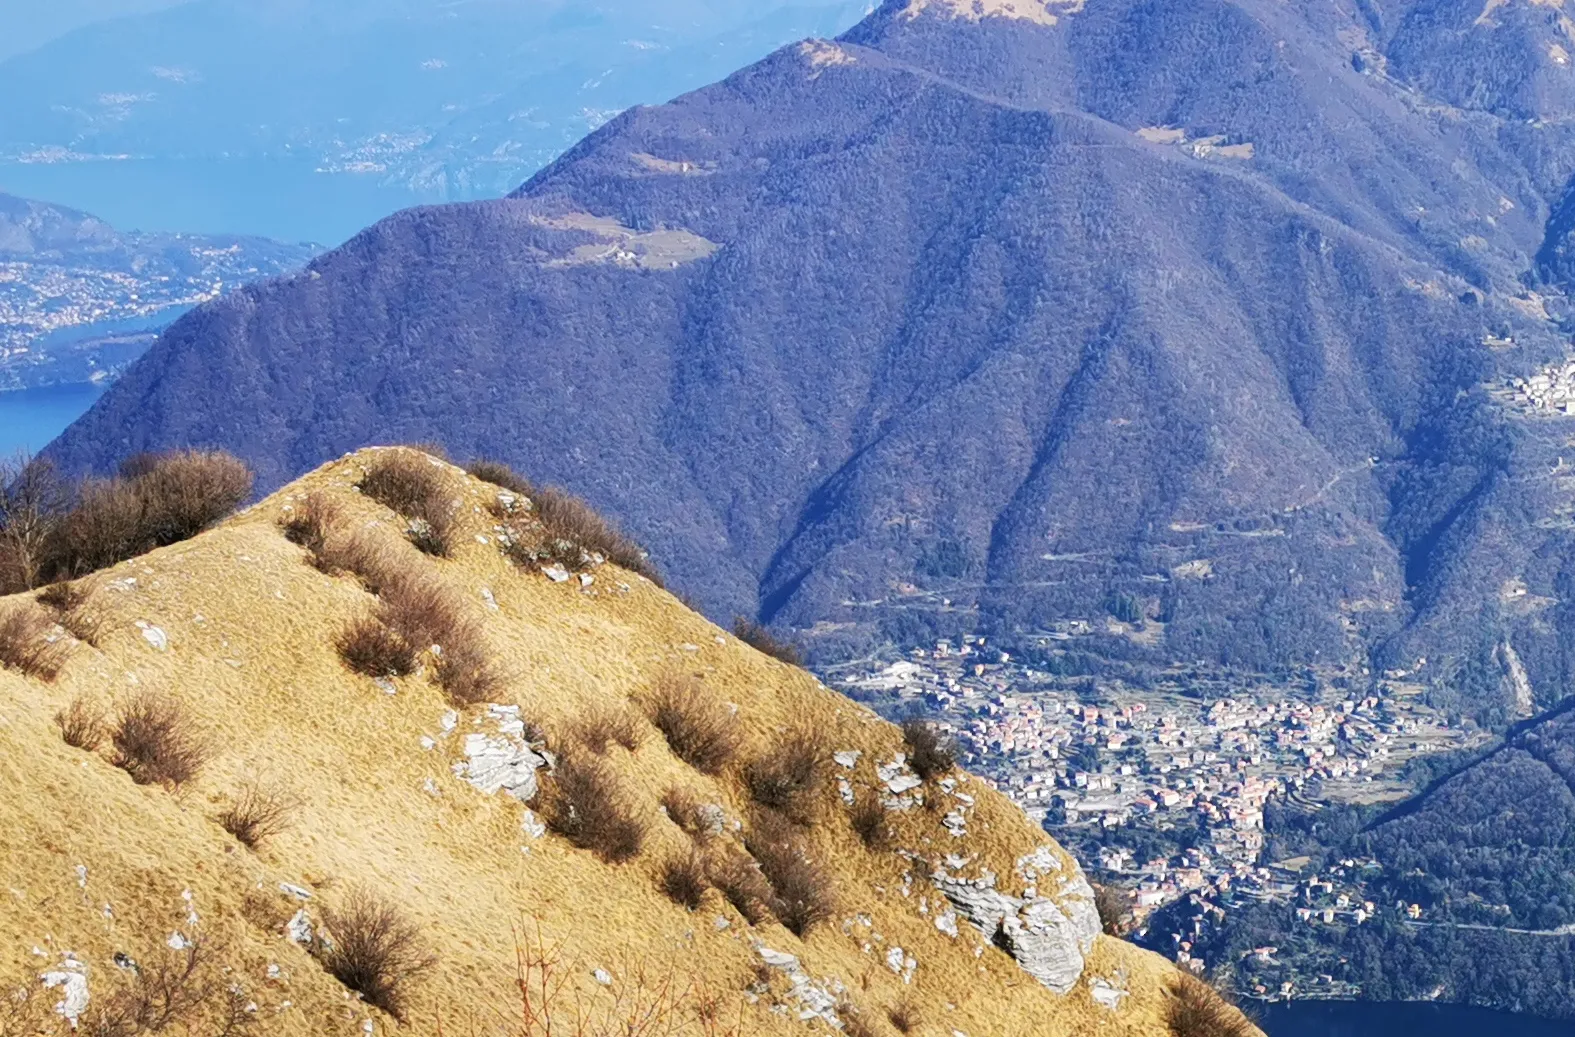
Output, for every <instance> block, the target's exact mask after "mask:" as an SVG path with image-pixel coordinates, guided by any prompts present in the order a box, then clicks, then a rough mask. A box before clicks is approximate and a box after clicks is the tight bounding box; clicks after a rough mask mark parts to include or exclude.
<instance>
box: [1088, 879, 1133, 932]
mask: <svg viewBox="0 0 1575 1037" xmlns="http://www.w3.org/2000/svg"><path fill="white" fill-rule="evenodd" d="M1094 908H1095V909H1096V910H1097V911H1098V912H1099V927H1100V928H1101V929H1103V930H1104V933H1105V935H1106V936H1125V935H1126V925H1127V915H1128V913H1129V912H1130V911H1131V909H1132V897H1131V895H1130V894H1128V893H1127V891H1126V890H1125V889H1123V888H1121V887H1120V886H1117V885H1113V884H1105V883H1100V884H1096V885H1095V886H1094Z"/></svg>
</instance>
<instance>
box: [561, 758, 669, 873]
mask: <svg viewBox="0 0 1575 1037" xmlns="http://www.w3.org/2000/svg"><path fill="white" fill-rule="evenodd" d="M544 793H545V810H546V816H547V823H548V824H549V825H550V826H551V827H552V829H553V831H555V832H557V833H558V834H559V835H561V836H563V837H564V838H566V839H568V840H569V841H570V842H571V843H573V844H574V845H575V846H578V847H580V848H581V849H582V850H592V851H594V852H595V853H596V854H597V855H598V856H600V857H601V858H602V859H603V860H605V861H608V862H609V863H619V862H622V861H627V860H630V859H632V858H633V857H635V856H637V855H638V854H639V853H640V849H641V847H642V846H644V845H645V836H646V828H647V822H646V820H645V818H643V817H641V816H640V814H639V811H638V807H637V806H636V805H635V803H634V802H633V800H632V798H631V797H630V796H629V794H628V791H627V790H626V789H625V788H624V785H623V783H622V782H621V781H620V780H619V778H618V775H617V773H616V772H615V771H614V770H613V769H612V768H611V767H610V766H608V765H607V763H605V762H604V761H603V760H601V759H600V758H598V757H596V756H594V755H590V754H587V753H582V752H569V753H566V754H564V755H563V756H562V757H561V758H560V759H559V761H558V767H557V770H556V772H555V773H554V774H553V776H552V777H551V778H550V779H549V780H548V782H547V783H546V788H545V789H544Z"/></svg>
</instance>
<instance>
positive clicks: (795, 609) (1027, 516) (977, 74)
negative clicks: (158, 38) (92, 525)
mask: <svg viewBox="0 0 1575 1037" xmlns="http://www.w3.org/2000/svg"><path fill="white" fill-rule="evenodd" d="M980 11H982V12H983V14H982V15H981V14H980ZM1547 14H1548V12H1547V11H1546V9H1544V8H1541V7H1538V6H1536V5H1532V4H1529V3H1523V2H1515V3H1510V4H1505V5H1494V4H1490V5H1489V10H1488V11H1486V12H1483V11H1481V9H1480V7H1478V9H1477V11H1476V12H1468V11H1466V9H1465V5H1462V4H1455V3H1450V2H1445V0H1431V2H1418V3H1413V4H1379V3H1375V2H1370V3H1364V4H1361V5H1359V7H1358V8H1357V9H1354V10H1349V9H1343V8H1327V7H1325V6H1324V5H1315V4H1311V3H1295V4H1282V3H1272V2H1269V0H1207V2H1203V3H1198V4H1188V5H1180V6H1178V5H1174V4H1165V3H1158V2H1147V0H1088V2H1087V3H1083V2H1070V0H1063V2H1049V0H1019V2H1017V3H1004V2H1002V3H990V4H985V5H984V6H983V7H982V8H980V9H978V10H975V8H973V7H968V6H965V5H962V4H960V3H955V2H953V0H929V2H921V0H913V2H912V3H902V2H892V3H888V4H886V5H885V6H883V7H882V8H881V9H880V10H878V11H876V12H875V13H873V14H872V15H871V16H870V17H869V18H868V19H867V20H866V21H865V22H864V23H862V24H861V25H860V26H859V27H857V28H856V29H854V30H853V31H852V32H850V33H849V34H847V36H845V37H844V38H843V39H842V40H841V41H836V42H832V41H811V42H807V43H805V44H803V45H799V46H794V47H789V48H787V49H784V50H782V51H780V52H778V53H777V54H775V55H773V56H772V57H771V58H769V59H767V60H765V61H763V62H761V63H760V64H758V65H756V66H753V67H751V68H748V69H745V70H743V71H741V72H739V73H738V74H736V75H734V76H732V77H730V78H729V79H727V80H726V81H724V82H722V83H719V84H717V85H716V86H713V87H709V88H706V89H703V90H700V91H698V92H696V93H693V94H690V95H688V96H686V97H683V98H681V99H679V100H678V101H675V102H674V103H672V104H669V105H664V106H661V107H658V108H641V109H634V110H631V111H629V112H627V113H625V114H624V115H623V116H621V117H620V118H618V119H616V120H614V121H613V122H612V123H611V124H609V125H608V126H606V127H604V128H603V129H602V130H600V131H598V132H597V133H595V134H593V135H592V136H591V137H590V138H588V139H587V140H586V141H584V142H583V143H582V144H581V145H579V146H578V147H577V148H575V149H574V150H573V151H571V152H570V153H569V154H567V155H566V156H564V158H563V159H562V160H560V161H559V162H557V163H555V164H554V165H553V166H551V167H549V168H548V169H547V170H545V171H543V172H542V173H541V174H539V175H538V176H537V177H535V178H534V179H533V180H531V182H530V183H528V184H527V185H525V187H523V188H522V189H521V190H520V191H519V192H518V193H516V194H515V195H514V196H512V197H511V198H509V199H507V200H503V201H497V202H489V203H478V204H472V205H464V206H452V207H443V208H433V209H421V210H413V211H409V212H406V213H402V214H399V215H397V216H395V217H392V218H390V219H389V220H386V221H384V222H383V223H381V224H379V225H377V226H376V227H374V228H372V229H370V230H368V231H366V232H365V233H363V234H362V235H360V236H359V237H357V238H356V239H354V240H352V241H351V242H350V243H348V244H347V245H346V246H345V247H344V248H342V249H340V250H337V251H336V252H333V253H331V254H329V255H327V256H325V257H323V258H321V259H319V260H318V261H316V262H315V263H314V264H313V265H312V267H311V268H310V270H309V272H307V273H305V274H303V275H301V276H299V277H296V278H293V279H289V280H286V281H281V282H277V283H273V284H269V285H264V286H259V287H257V288H255V289H252V290H249V291H247V292H245V293H242V294H241V295H239V296H237V297H235V298H233V299H231V300H226V301H224V302H222V303H219V304H216V305H212V306H208V307H204V308H203V309H201V310H199V311H198V312H196V313H194V314H192V315H191V316H189V317H188V318H186V319H185V320H183V321H182V322H180V323H179V324H178V325H177V326H176V327H175V328H173V329H172V330H171V331H170V332H169V333H168V334H166V335H165V336H164V338H163V339H162V340H161V341H160V342H159V344H158V345H157V346H156V347H155V348H154V349H153V351H152V352H151V353H150V355H149V356H148V357H147V358H146V359H145V360H144V361H143V362H142V363H141V364H139V365H138V366H137V367H136V368H135V369H134V370H133V371H131V372H130V373H129V374H128V375H127V376H126V378H125V379H124V380H123V381H122V382H121V383H120V384H118V385H117V386H116V387H115V388H114V389H113V390H112V391H111V392H110V393H109V394H108V395H107V396H106V397H105V398H104V400H102V401H101V402H100V403H99V404H98V405H97V406H96V407H95V409H94V410H93V411H92V412H91V413H90V414H89V415H88V416H87V417H86V418H84V419H83V420H82V421H81V422H79V423H78V424H77V425H76V426H74V427H73V428H72V429H71V430H69V431H68V432H67V433H66V434H65V436H63V437H62V439H61V440H59V441H58V442H57V443H56V444H55V446H54V447H53V448H52V453H53V456H54V457H55V458H56V459H57V460H58V461H60V462H61V463H62V464H63V465H64V466H65V467H66V468H68V469H70V470H72V471H88V470H94V469H103V468H104V467H105V466H106V465H107V464H108V463H109V462H110V460H111V459H112V458H114V457H117V456H120V455H121V454H123V453H125V452H127V451H130V450H140V449H148V448H154V447H161V446H168V445H176V444H187V443H190V444H203V445H208V444H212V445H221V446H224V447H226V448H228V449H231V450H234V451H236V452H237V453H239V454H240V455H241V456H243V457H245V458H247V459H248V460H249V461H251V462H252V463H254V464H255V466H256V467H257V470H258V472H259V476H260V478H261V480H262V481H263V482H264V483H265V484H267V485H270V486H272V485H278V484H280V483H281V482H283V481H284V480H286V479H288V478H290V477H291V476H293V475H294V474H296V473H298V472H300V471H302V470H305V469H307V468H309V467H311V466H312V465H314V464H316V463H318V462H320V461H321V460H323V459H324V458H327V457H331V456H336V455H337V454H339V453H342V452H343V451H345V450H348V449H351V448H353V447H354V446H356V445H358V444H359V443H362V442H365V441H367V440H368V439H372V440H379V439H381V440H385V441H386V440H406V441H411V440H414V441H422V440H439V441H442V442H443V443H445V444H446V445H447V446H448V448H449V449H450V450H451V451H453V452H454V453H455V454H456V455H458V456H464V455H467V454H470V453H480V452H483V451H486V450H488V449H493V450H494V452H500V453H501V454H502V455H503V458H504V459H505V460H508V461H510V462H512V463H514V464H515V465H516V467H519V468H520V469H521V470H523V471H526V472H528V473H529V474H530V475H531V476H532V477H535V478H540V479H544V480H549V481H560V482H564V483H567V484H569V485H572V486H573V487H575V488H576V489H577V490H578V491H580V492H583V493H585V494H586V495H587V496H589V497H590V498H592V499H593V500H594V501H596V502H597V503H598V504H600V505H603V506H605V507H607V508H608V509H609V510H610V511H611V512H612V513H613V514H615V515H616V516H617V517H618V518H619V519H620V520H621V521H622V522H623V524H624V525H625V526H626V527H628V528H629V529H630V531H631V532H633V533H635V534H636V535H637V536H638V537H640V538H641V539H642V540H643V541H644V542H646V543H647V544H648V545H649V546H650V547H651V548H652V550H653V553H654V555H655V557H657V558H658V559H659V560H660V561H661V562H662V563H663V565H664V567H665V568H666V570H667V571H668V572H669V573H670V575H671V576H672V578H673V582H674V583H675V585H676V586H677V587H679V588H681V589H682V590H683V591H684V592H685V593H686V594H688V595H689V596H691V597H692V598H693V599H694V600H696V601H697V602H698V603H700V604H701V605H703V606H704V607H706V608H707V609H708V610H709V611H710V612H712V614H714V615H720V616H725V615H730V614H732V613H743V614H747V615H758V616H760V617H761V618H762V619H764V620H766V621H768V622H771V623H772V624H774V625H775V626H777V627H778V628H781V629H789V628H791V629H794V630H796V631H798V632H799V633H800V634H802V635H804V636H805V637H806V638H807V639H808V640H809V641H810V643H811V644H812V645H813V646H815V647H816V648H818V649H820V650H822V651H825V652H852V651H859V650H862V649H864V648H865V647H867V646H868V645H870V644H871V643H874V642H877V641H880V640H882V639H886V638H895V639H898V640H901V641H915V640H920V639H923V638H926V637H928V636H931V635H932V634H934V633H948V632H955V631H956V630H958V629H959V628H962V629H978V630H981V631H987V632H991V633H994V634H1000V635H1007V636H1011V637H1016V638H1018V639H1019V640H1025V641H1028V642H1030V643H1033V642H1034V641H1035V640H1036V638H1041V637H1048V638H1049V640H1045V641H1043V642H1042V643H1041V645H1040V647H1039V649H1038V650H1040V651H1043V652H1045V653H1046V655H1047V659H1048V660H1050V661H1051V662H1052V663H1055V662H1056V661H1059V662H1061V663H1065V662H1067V661H1068V660H1069V659H1072V658H1074V657H1079V656H1081V655H1084V654H1088V653H1092V654H1098V655H1103V656H1107V657H1108V656H1132V657H1139V658H1151V659H1165V658H1183V659H1185V658H1213V659H1222V660H1225V661H1227V662H1232V663H1237V664H1242V665H1248V666H1255V667H1272V666H1279V665H1287V664H1300V663H1345V664H1349V665H1352V666H1360V665H1365V664H1366V662H1367V659H1368V657H1369V653H1373V652H1376V653H1377V658H1378V660H1379V661H1380V662H1381V663H1382V664H1383V665H1404V666H1406V667H1408V668H1421V669H1424V670H1427V667H1429V666H1430V667H1431V669H1430V670H1427V672H1428V673H1429V674H1430V675H1432V676H1438V675H1439V674H1444V675H1446V676H1447V675H1448V674H1449V673H1451V672H1452V670H1453V669H1454V668H1455V667H1457V666H1459V665H1461V664H1462V663H1463V662H1465V661H1477V662H1480V661H1482V660H1490V659H1509V658H1511V657H1512V658H1513V659H1514V660H1515V665H1514V666H1508V665H1507V664H1506V665H1504V666H1503V667H1501V670H1502V672H1503V674H1504V681H1503V683H1504V688H1505V689H1506V695H1505V697H1504V698H1503V699H1502V701H1503V702H1505V703H1507V705H1506V706H1505V707H1504V708H1506V709H1515V708H1520V709H1526V708H1530V705H1531V703H1530V702H1525V701H1517V699H1516V696H1519V697H1520V698H1521V699H1524V698H1526V697H1527V696H1528V695H1529V697H1530V698H1531V699H1533V700H1538V699H1540V700H1543V701H1552V700H1554V699H1556V698H1557V697H1559V696H1561V695H1562V694H1563V692H1562V688H1563V686H1564V682H1565V680H1566V677H1567V676H1568V673H1567V671H1568V669H1569V666H1570V664H1569V662H1568V661H1567V660H1568V659H1569V658H1572V656H1570V654H1569V652H1568V651H1567V646H1568V645H1569V639H1570V636H1571V634H1572V633H1575V624H1572V623H1570V622H1569V621H1567V620H1566V618H1565V611H1564V608H1565V607H1564V606H1563V605H1561V604H1560V601H1561V600H1562V599H1563V597H1564V596H1563V595H1562V594H1561V592H1560V589H1559V588H1560V587H1561V586H1562V582H1563V581H1564V580H1565V579H1566V577H1565V575H1564V573H1565V571H1566V569H1567V568H1568V566H1569V561H1568V559H1570V557H1571V555H1570V546H1571V545H1570V541H1569V534H1568V530H1569V528H1570V523H1569V520H1568V518H1567V515H1568V512H1569V506H1568V503H1567V496H1568V491H1567V490H1566V488H1565V485H1564V482H1563V481H1561V480H1562V479H1563V476H1562V475H1561V474H1560V473H1561V472H1562V468H1560V467H1559V464H1558V462H1557V458H1558V456H1559V454H1558V451H1559V449H1560V447H1561V446H1562V445H1563V438H1564V437H1563V433H1562V431H1561V429H1562V424H1561V420H1562V419H1560V418H1557V417H1554V418H1549V417H1547V416H1546V414H1545V413H1543V412H1538V413H1535V414H1531V413H1528V412H1527V408H1526V407H1523V406H1521V405H1520V404H1519V403H1516V402H1515V398H1514V397H1513V394H1512V393H1508V392H1506V391H1505V390H1504V385H1505V384H1506V380H1507V379H1509V378H1510V377H1512V376H1521V375H1530V374H1532V373H1534V372H1536V371H1537V370H1539V369H1540V368H1541V367H1542V366H1543V365H1545V364H1548V363H1550V362H1553V361H1555V360H1558V359H1560V358H1562V356H1563V354H1564V350H1565V345H1564V336H1563V335H1562V333H1561V331H1560V328H1559V324H1558V317H1559V315H1560V313H1561V312H1562V307H1563V296H1562V289H1561V287H1560V283H1559V282H1558V280H1557V278H1558V276H1559V274H1558V264H1557V263H1556V262H1554V261H1552V260H1549V261H1547V262H1544V263H1542V264H1541V266H1540V267H1538V266H1537V263H1536V261H1535V260H1534V258H1533V257H1535V256H1537V255H1539V254H1541V255H1544V256H1556V255H1557V254H1559V253H1558V250H1559V247H1560V246H1559V239H1558V238H1557V236H1556V233H1553V232H1556V231H1557V229H1558V227H1559V226H1562V224H1560V223H1559V221H1558V220H1557V219H1556V218H1554V217H1555V216H1556V213H1557V211H1558V205H1559V201H1560V199H1561V198H1562V196H1563V192H1564V187H1565V184H1566V182H1567V181H1568V180H1569V178H1570V176H1571V173H1572V171H1575V146H1572V145H1571V139H1570V132H1569V128H1568V127H1567V126H1566V125H1565V124H1564V123H1563V122H1562V121H1561V120H1560V119H1559V114H1560V113H1561V112H1562V111H1563V110H1564V108H1565V106H1566V104H1567V102H1568V101H1569V99H1570V98H1571V97H1572V96H1575V94H1572V89H1575V87H1572V85H1571V81H1570V80H1569V79H1568V76H1567V74H1566V72H1565V65H1564V64H1563V63H1562V62H1566V61H1567V54H1566V55H1565V57H1563V58H1561V57H1560V54H1564V53H1565V52H1564V50H1563V47H1562V45H1561V44H1558V43H1557V42H1555V41H1556V40H1558V39H1564V35H1563V34H1564V33H1565V31H1566V29H1565V25H1566V23H1564V22H1561V21H1559V20H1558V19H1557V18H1552V19H1551V20H1550V18H1549V17H1547ZM1479 15H1480V18H1479V17H1478V16H1479ZM1528 41H1535V43H1534V45H1532V43H1530V42H1528ZM1571 46H1572V47H1575V44H1572V45H1571ZM1471 62H1476V63H1478V64H1479V65H1481V66H1482V67H1484V68H1486V67H1491V68H1493V69H1495V70H1496V72H1495V74H1494V75H1493V76H1491V77H1486V78H1480V77H1479V78H1475V79H1471V80H1470V83H1471V86H1470V88H1469V89H1467V88H1466V86H1465V85H1463V84H1464V83H1465V82H1466V80H1465V79H1463V78H1462V77H1464V76H1467V73H1466V72H1465V71H1463V70H1464V69H1467V68H1468V67H1469V66H1470V63H1471ZM1527 106H1530V107H1529V108H1528V107H1527ZM1528 110H1530V111H1535V112H1536V113H1538V114H1537V117H1536V118H1534V119H1533V120H1532V121H1530V122H1528V121H1527V117H1526V115H1525V112H1526V111H1528ZM1550 219H1552V223H1551V224H1550V222H1549V221H1550ZM1565 223H1575V220H1569V219H1566V220H1565ZM1550 228H1551V230H1550ZM1550 235H1551V236H1550ZM1534 268H1535V269H1534ZM1536 269H1540V270H1541V271H1542V274H1541V275H1540V276H1541V277H1542V278H1543V280H1540V281H1539V280H1538V277H1539V275H1538V274H1537V273H1536ZM500 432H504V433H506V435H505V436H504V437H503V438H502V439H501V442H502V444H503V445H502V447H501V448H495V447H494V444H498V443H499V442H500V436H499V433H500ZM1550 473H1551V474H1550ZM1505 646H1509V647H1510V648H1512V649H1513V651H1508V652H1506V651H1505V650H1504V648H1505ZM1424 658H1425V660H1427V663H1426V666H1423V665H1422V664H1421V663H1420V662H1419V661H1420V660H1423V659H1424ZM1495 672H1498V671H1495ZM1516 674H1518V675H1519V676H1518V677H1517V676H1516ZM1520 678H1524V680H1523V681H1521V679H1520ZM1488 690H1489V691H1490V692H1491V693H1492V694H1491V695H1490V696H1489V698H1491V699H1493V700H1494V701H1500V697H1499V689H1498V687H1497V686H1496V685H1495V686H1493V687H1490V688H1489V689H1488Z"/></svg>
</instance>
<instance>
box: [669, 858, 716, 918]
mask: <svg viewBox="0 0 1575 1037" xmlns="http://www.w3.org/2000/svg"><path fill="white" fill-rule="evenodd" d="M709 888H710V883H708V882H707V881H706V865H705V858H704V857H702V856H701V855H700V854H699V853H697V852H695V851H693V850H691V851H690V852H689V853H688V854H686V855H685V856H682V857H674V858H672V859H671V860H669V861H668V862H667V863H666V864H664V865H662V892H663V893H665V894H667V899H669V900H671V901H672V902H673V903H675V904H678V905H679V906H681V907H685V908H688V909H689V910H690V911H693V910H695V909H696V908H698V907H699V906H700V904H701V901H702V900H704V899H705V891H706V890H707V889H709Z"/></svg>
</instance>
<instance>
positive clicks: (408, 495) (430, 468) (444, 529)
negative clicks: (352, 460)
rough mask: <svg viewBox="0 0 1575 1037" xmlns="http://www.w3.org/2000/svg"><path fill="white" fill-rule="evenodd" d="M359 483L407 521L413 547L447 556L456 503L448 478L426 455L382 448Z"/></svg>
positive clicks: (374, 498) (368, 493)
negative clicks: (383, 449) (382, 450)
mask: <svg viewBox="0 0 1575 1037" xmlns="http://www.w3.org/2000/svg"><path fill="white" fill-rule="evenodd" d="M359 485H360V488H361V492H362V493H364V494H366V495H367V496H368V497H370V498H372V499H373V500H375V501H377V502H378V503H379V504H382V505H383V506H385V507H387V508H390V509H392V510H393V511H395V512H398V513H399V514H400V515H402V516H404V517H405V518H406V519H408V520H409V522H410V527H409V529H408V531H407V535H408V536H409V538H410V542H411V543H413V544H415V545H416V547H418V548H419V549H421V550H422V551H424V552H425V553H427V554H430V555H437V556H439V557H445V556H447V555H448V553H449V551H450V550H451V549H452V547H453V543H452V539H453V532H454V520H455V517H456V514H457V507H456V502H455V500H454V496H453V494H452V493H451V492H450V487H449V484H448V480H447V479H445V478H444V476H443V473H442V472H441V471H440V470H439V469H438V468H437V467H436V466H435V465H433V464H432V462H431V461H430V460H429V459H428V458H427V457H426V456H425V455H423V454H420V453H416V452H415V451H413V450H408V449H404V450H390V451H384V452H382V453H380V454H379V455H378V456H377V458H376V460H374V461H373V462H372V464H371V467H369V468H368V469H367V473H366V475H365V476H364V477H363V478H362V480H361V482H360V484H359Z"/></svg>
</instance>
